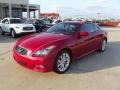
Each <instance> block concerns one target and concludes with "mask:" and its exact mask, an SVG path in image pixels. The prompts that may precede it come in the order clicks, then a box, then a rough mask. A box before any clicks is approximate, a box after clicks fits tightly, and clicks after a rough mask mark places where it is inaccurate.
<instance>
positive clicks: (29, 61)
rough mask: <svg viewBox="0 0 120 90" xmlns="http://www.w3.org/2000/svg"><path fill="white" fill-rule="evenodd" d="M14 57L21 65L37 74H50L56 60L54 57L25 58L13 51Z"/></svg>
mask: <svg viewBox="0 0 120 90" xmlns="http://www.w3.org/2000/svg"><path fill="white" fill-rule="evenodd" d="M13 57H14V59H15V61H16V62H17V63H18V64H19V65H21V66H23V67H25V68H28V69H31V70H34V71H37V72H49V71H52V70H53V63H54V59H53V57H52V56H49V57H25V56H22V55H19V54H18V53H16V51H13Z"/></svg>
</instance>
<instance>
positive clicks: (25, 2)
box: [0, 0, 40, 19]
mask: <svg viewBox="0 0 120 90" xmlns="http://www.w3.org/2000/svg"><path fill="white" fill-rule="evenodd" d="M37 13H38V14H37ZM36 14H37V15H36ZM39 14H40V5H33V4H29V0H0V19H3V18H5V17H14V18H24V15H26V18H30V17H31V15H32V16H33V17H34V18H35V17H39Z"/></svg>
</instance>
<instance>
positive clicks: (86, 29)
mask: <svg viewBox="0 0 120 90" xmlns="http://www.w3.org/2000/svg"><path fill="white" fill-rule="evenodd" d="M81 31H84V32H93V31H94V28H93V25H92V24H89V23H86V24H83V25H82V26H81Z"/></svg>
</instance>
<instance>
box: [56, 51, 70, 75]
mask: <svg viewBox="0 0 120 90" xmlns="http://www.w3.org/2000/svg"><path fill="white" fill-rule="evenodd" d="M71 59H72V58H71V54H70V52H69V51H67V50H64V51H62V52H60V53H59V54H58V55H57V58H56V60H55V64H54V71H55V72H56V73H58V74H62V73H64V72H66V71H67V70H68V68H69V66H70V63H71Z"/></svg>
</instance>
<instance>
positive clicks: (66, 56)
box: [13, 22, 107, 74]
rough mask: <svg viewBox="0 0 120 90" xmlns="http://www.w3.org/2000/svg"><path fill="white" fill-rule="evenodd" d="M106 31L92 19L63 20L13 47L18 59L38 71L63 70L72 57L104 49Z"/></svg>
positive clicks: (16, 59) (20, 40) (21, 63)
mask: <svg viewBox="0 0 120 90" xmlns="http://www.w3.org/2000/svg"><path fill="white" fill-rule="evenodd" d="M106 46H107V33H106V32H105V31H103V30H101V28H100V27H99V26H98V25H95V24H93V23H90V22H85V23H80V22H63V23H59V24H56V25H54V26H52V27H51V28H50V29H48V30H47V31H46V32H43V33H41V34H33V35H29V36H25V37H22V38H21V39H19V40H18V41H17V42H16V44H15V46H14V49H13V57H14V59H15V61H16V62H17V63H19V64H20V65H21V66H23V67H26V68H28V69H32V70H35V71H38V72H48V71H52V70H53V71H54V72H56V73H59V74H61V73H64V72H66V71H67V70H68V68H69V66H70V64H71V62H72V61H75V60H77V59H79V58H80V57H82V56H85V55H87V54H89V53H91V52H93V51H96V50H100V51H102V52H103V51H105V49H106Z"/></svg>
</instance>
